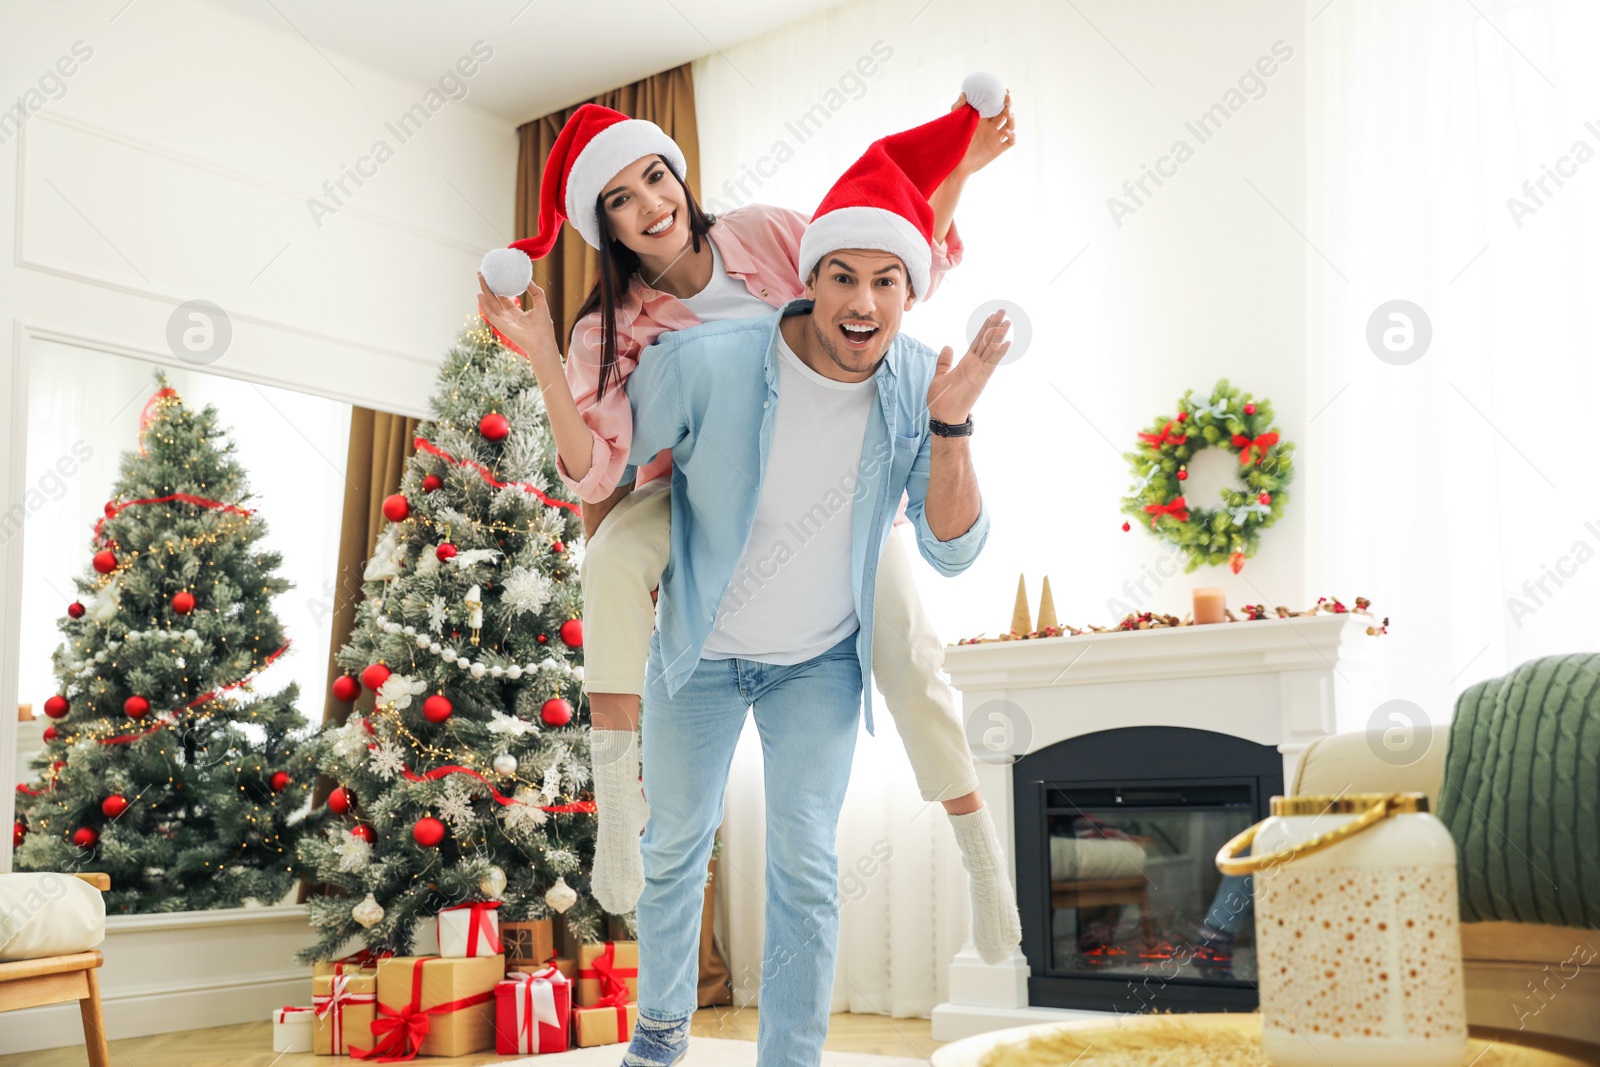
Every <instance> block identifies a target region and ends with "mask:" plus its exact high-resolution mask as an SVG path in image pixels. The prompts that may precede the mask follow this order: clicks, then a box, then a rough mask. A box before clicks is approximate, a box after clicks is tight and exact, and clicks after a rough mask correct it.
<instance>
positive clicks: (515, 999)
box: [494, 967, 572, 1055]
mask: <svg viewBox="0 0 1600 1067" xmlns="http://www.w3.org/2000/svg"><path fill="white" fill-rule="evenodd" d="M571 1016H572V983H571V982H570V981H568V979H567V976H566V975H564V974H562V973H561V972H560V971H559V970H557V969H556V968H554V967H546V968H544V969H543V970H540V971H537V972H534V973H531V974H530V973H526V972H522V971H513V972H512V973H511V974H509V975H507V976H506V978H505V980H504V981H502V982H501V983H500V984H499V985H497V986H495V987H494V1020H495V1030H494V1050H495V1052H497V1053H499V1054H501V1055H509V1054H511V1053H518V1052H532V1053H541V1054H542V1053H547V1052H565V1051H567V1047H568V1034H569V1032H570V1029H571V1026H570V1020H571Z"/></svg>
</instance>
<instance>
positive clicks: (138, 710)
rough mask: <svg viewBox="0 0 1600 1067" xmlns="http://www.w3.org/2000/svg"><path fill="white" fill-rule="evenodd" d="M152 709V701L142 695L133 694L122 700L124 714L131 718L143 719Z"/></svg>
mask: <svg viewBox="0 0 1600 1067" xmlns="http://www.w3.org/2000/svg"><path fill="white" fill-rule="evenodd" d="M149 710H150V702H149V701H148V700H146V699H145V698H144V697H141V696H131V697H129V698H128V699H127V700H124V701H123V702H122V714H124V715H126V716H127V717H128V718H130V719H142V718H144V717H145V713H146V712H148V711H149Z"/></svg>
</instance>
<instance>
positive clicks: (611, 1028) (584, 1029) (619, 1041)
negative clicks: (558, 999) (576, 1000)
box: [572, 1004, 639, 1048]
mask: <svg viewBox="0 0 1600 1067" xmlns="http://www.w3.org/2000/svg"><path fill="white" fill-rule="evenodd" d="M572 1021H573V1023H574V1030H575V1032H576V1034H577V1044H578V1047H579V1048H593V1047H594V1046H596V1045H624V1044H627V1043H628V1042H629V1041H632V1040H633V1024H634V1023H636V1022H638V1021H639V1005H637V1004H618V1005H615V1006H613V1007H609V1008H574V1009H573V1011H572Z"/></svg>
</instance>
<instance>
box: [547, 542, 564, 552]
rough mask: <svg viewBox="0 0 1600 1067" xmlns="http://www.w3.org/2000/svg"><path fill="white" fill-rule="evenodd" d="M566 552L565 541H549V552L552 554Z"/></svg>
mask: <svg viewBox="0 0 1600 1067" xmlns="http://www.w3.org/2000/svg"><path fill="white" fill-rule="evenodd" d="M566 550H567V544H566V542H565V541H551V542H550V551H552V552H565V551H566Z"/></svg>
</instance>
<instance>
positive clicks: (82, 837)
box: [72, 826, 100, 848]
mask: <svg viewBox="0 0 1600 1067" xmlns="http://www.w3.org/2000/svg"><path fill="white" fill-rule="evenodd" d="M72 843H73V844H74V845H77V846H78V847H79V848H94V846H96V845H98V844H99V843H100V835H99V834H98V833H96V832H95V831H94V829H93V828H91V827H88V826H80V827H78V828H77V829H76V830H74V831H72Z"/></svg>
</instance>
